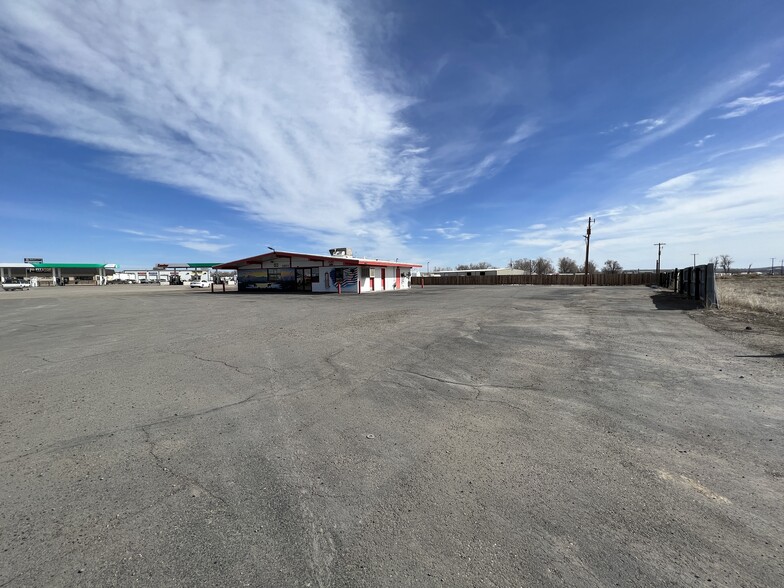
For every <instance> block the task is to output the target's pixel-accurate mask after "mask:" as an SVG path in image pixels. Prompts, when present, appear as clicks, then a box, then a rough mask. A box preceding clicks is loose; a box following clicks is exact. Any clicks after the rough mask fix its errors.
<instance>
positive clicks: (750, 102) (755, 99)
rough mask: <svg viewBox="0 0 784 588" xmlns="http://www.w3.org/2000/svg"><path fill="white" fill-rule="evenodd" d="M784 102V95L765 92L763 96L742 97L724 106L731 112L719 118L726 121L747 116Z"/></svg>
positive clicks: (723, 106)
mask: <svg viewBox="0 0 784 588" xmlns="http://www.w3.org/2000/svg"><path fill="white" fill-rule="evenodd" d="M782 100H784V94H771V93H769V92H763V93H761V94H757V95H756V96H742V97H740V98H736V99H735V100H733V101H732V102H727V103H726V104H723V105H722V108H725V109H728V110H729V112H726V113H724V114H722V115H720V116H718V117H717V118H725V119H726V118H737V117H739V116H746V115H747V114H749V113H751V112H754V111H755V110H757V109H758V108H760V107H762V106H767V105H768V104H775V103H776V102H781V101H782Z"/></svg>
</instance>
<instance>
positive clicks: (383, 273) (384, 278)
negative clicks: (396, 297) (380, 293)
mask: <svg viewBox="0 0 784 588" xmlns="http://www.w3.org/2000/svg"><path fill="white" fill-rule="evenodd" d="M381 289H382V290H386V289H387V270H386V268H383V267H382V268H381Z"/></svg>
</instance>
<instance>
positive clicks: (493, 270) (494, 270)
mask: <svg viewBox="0 0 784 588" xmlns="http://www.w3.org/2000/svg"><path fill="white" fill-rule="evenodd" d="M530 274H531V272H527V271H524V270H519V269H512V268H509V267H488V268H486V269H467V270H444V271H438V272H430V273H429V274H428V273H423V274H422V275H423V276H432V277H438V276H444V277H447V276H527V275H530Z"/></svg>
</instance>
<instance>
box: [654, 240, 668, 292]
mask: <svg viewBox="0 0 784 588" xmlns="http://www.w3.org/2000/svg"><path fill="white" fill-rule="evenodd" d="M666 244H667V243H654V245H655V246H657V247H658V248H659V256H658V257H657V258H656V283H657V284H658V283H659V272H660V271H661V248H662V247H664V246H665V245H666Z"/></svg>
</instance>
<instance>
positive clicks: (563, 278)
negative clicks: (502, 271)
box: [411, 272, 657, 287]
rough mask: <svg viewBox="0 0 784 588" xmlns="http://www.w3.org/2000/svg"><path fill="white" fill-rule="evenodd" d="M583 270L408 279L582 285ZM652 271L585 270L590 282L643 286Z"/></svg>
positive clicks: (444, 283) (651, 280)
mask: <svg viewBox="0 0 784 588" xmlns="http://www.w3.org/2000/svg"><path fill="white" fill-rule="evenodd" d="M584 280H585V274H552V275H544V276H537V275H535V274H532V275H518V276H422V277H414V278H412V279H411V285H412V286H413V287H417V286H421V285H425V286H500V285H510V286H512V285H521V286H523V285H531V286H582V285H583V283H584ZM656 282H657V280H656V273H654V272H643V273H621V274H604V273H601V274H588V283H589V285H591V286H647V285H649V284H656Z"/></svg>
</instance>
